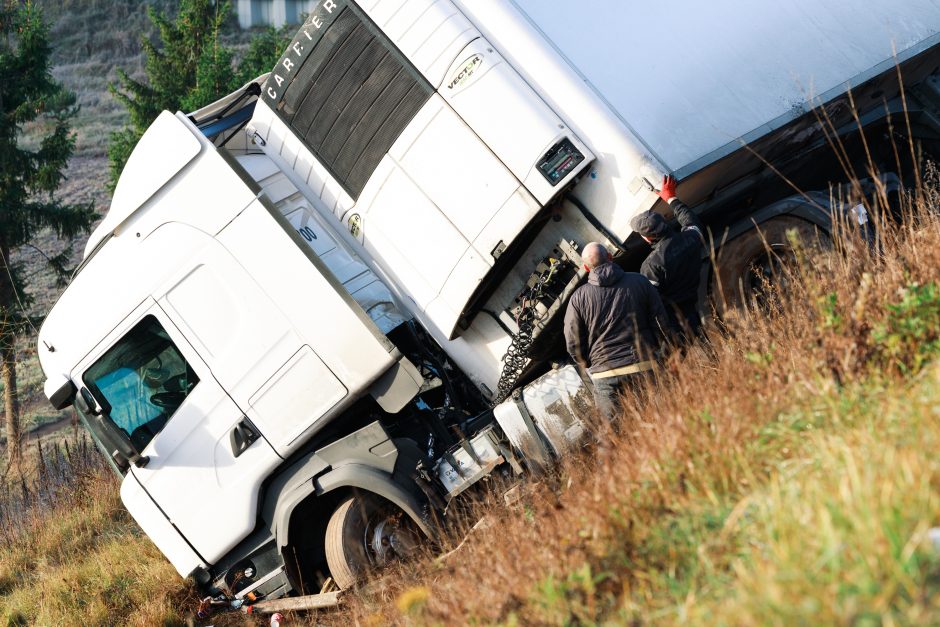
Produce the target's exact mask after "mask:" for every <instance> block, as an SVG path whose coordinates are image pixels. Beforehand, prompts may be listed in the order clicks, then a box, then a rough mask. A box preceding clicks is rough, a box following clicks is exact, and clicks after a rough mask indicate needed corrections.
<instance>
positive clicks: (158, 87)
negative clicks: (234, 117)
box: [108, 0, 273, 189]
mask: <svg viewBox="0 0 940 627" xmlns="http://www.w3.org/2000/svg"><path fill="white" fill-rule="evenodd" d="M230 14H231V4H230V3H229V2H228V0H221V1H219V2H215V1H214V0H182V1H181V2H180V6H179V12H178V13H177V15H176V19H175V20H171V19H170V18H169V17H168V16H167V15H165V14H163V13H160V12H158V11H156V10H155V9H154V8H153V7H149V8H148V15H149V17H150V21H151V22H152V23H153V24H154V25H155V26H156V27H157V32H158V34H159V40H160V47H158V46H157V45H155V44H154V43H153V42H151V41H150V40H148V39H146V38H144V39H142V40H141V45H142V46H143V50H144V54H145V56H146V62H145V65H144V70H145V72H146V74H147V81H146V82H141V81H137V80H135V79H133V78H131V77H130V76H129V75H128V74H127V72H125V71H124V70H118V77H119V83H120V84H119V85H114V84H112V85H110V86H109V89H110V91H111V93H112V94H113V95H114V96H115V98H117V99H118V101H119V102H121V103H122V104H123V105H124V106H125V107H127V110H128V112H129V114H130V125H128V126H127V127H125V128H124V129H122V130H120V131H117V132H115V133H113V134H112V135H111V141H110V144H109V146H108V159H109V161H110V174H111V188H112V189H113V188H114V185H116V184H117V180H118V177H120V175H121V171H122V170H123V169H124V164H125V163H127V159H128V158H129V157H130V155H131V152H132V151H133V150H134V146H135V145H136V144H137V141H138V140H139V139H140V138H141V136H142V135H143V134H144V131H146V130H147V127H148V126H150V123H151V122H153V121H154V120H155V119H156V118H157V116H158V115H160V112H161V111H163V110H169V111H177V110H178V109H180V107H182V106H183V105H184V101H186V104H187V105H192V104H193V100H186V98H187V96H188V95H189V94H190V93H192V92H198V93H199V96H198V97H199V98H200V99H205V102H200V103H199V104H198V105H197V106H196V107H192V106H189V107H187V108H198V106H202V105H204V104H208V103H209V102H212V101H213V100H215V99H216V98H219V97H221V96H224V95H225V94H227V93H229V92H230V91H231V90H232V89H234V87H235V86H237V85H235V82H236V81H235V80H234V79H235V74H234V72H233V70H232V53H231V51H230V50H227V49H226V48H225V47H224V46H222V45H221V44H220V43H219V30H220V29H221V28H222V25H223V24H224V23H225V21H226V20H227V19H228V18H229V17H230ZM272 65H273V62H272ZM225 77H228V80H224V79H225ZM200 79H201V83H200Z"/></svg>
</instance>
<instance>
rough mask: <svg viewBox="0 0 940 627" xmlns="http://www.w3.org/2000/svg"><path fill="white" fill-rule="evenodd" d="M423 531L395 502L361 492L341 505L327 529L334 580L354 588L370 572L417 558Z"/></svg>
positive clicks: (343, 586) (341, 585) (328, 561)
mask: <svg viewBox="0 0 940 627" xmlns="http://www.w3.org/2000/svg"><path fill="white" fill-rule="evenodd" d="M420 539H421V532H420V531H419V530H418V529H417V527H416V526H415V524H414V523H413V522H412V521H411V519H410V518H409V517H408V516H407V515H405V513H404V512H402V511H401V510H400V509H399V508H398V507H396V506H395V505H393V504H392V503H390V502H388V501H386V500H384V499H382V498H380V497H377V496H374V495H371V494H363V493H357V494H355V495H353V496H351V497H350V498H348V499H346V500H345V501H343V502H342V503H340V505H339V507H337V508H336V510H335V511H334V512H333V515H332V516H331V517H330V521H329V523H328V524H327V526H326V542H325V550H326V563H327V566H329V568H330V574H331V575H332V576H333V581H335V582H336V585H337V586H339V587H340V588H341V589H344V590H345V589H346V588H350V587H352V586H353V585H355V584H356V582H358V581H360V580H362V579H363V578H364V577H365V576H366V575H368V573H370V572H373V571H376V570H379V569H381V568H383V567H384V566H386V565H388V564H389V563H391V562H392V561H395V560H397V559H403V558H407V557H410V556H412V555H414V553H415V551H416V549H417V547H418V544H419V542H420Z"/></svg>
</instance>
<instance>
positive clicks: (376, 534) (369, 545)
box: [363, 511, 420, 567]
mask: <svg viewBox="0 0 940 627" xmlns="http://www.w3.org/2000/svg"><path fill="white" fill-rule="evenodd" d="M419 541H420V540H419V538H418V536H417V533H416V531H415V528H414V525H413V524H412V523H411V521H410V520H405V519H404V514H402V513H401V512H398V513H390V512H387V511H384V512H379V513H378V515H377V516H375V517H373V518H372V519H371V520H370V521H369V524H368V525H366V529H365V534H364V537H363V542H364V544H365V547H366V553H367V554H368V555H369V559H370V561H372V564H373V566H375V567H382V566H385V565H387V564H388V563H389V562H392V561H394V560H396V559H403V558H407V557H410V556H412V555H414V553H415V550H416V549H417V547H418V544H419Z"/></svg>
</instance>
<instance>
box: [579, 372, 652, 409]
mask: <svg viewBox="0 0 940 627" xmlns="http://www.w3.org/2000/svg"><path fill="white" fill-rule="evenodd" d="M651 376H652V373H651V372H648V371H647V372H637V373H634V374H624V375H618V376H616V377H606V378H604V379H592V381H593V382H594V404H595V405H596V406H597V410H598V411H599V412H600V413H601V415H602V416H604V417H605V418H607V419H608V420H613V419H614V417H616V416H617V413H618V412H619V411H620V395H621V394H624V393H626V392H635V391H636V390H637V389H639V387H640V386H641V385H642V384H643V383H644V382H645V381H647V380H649V378H650V377H651Z"/></svg>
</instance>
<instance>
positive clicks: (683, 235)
mask: <svg viewBox="0 0 940 627" xmlns="http://www.w3.org/2000/svg"><path fill="white" fill-rule="evenodd" d="M659 197H660V198H662V199H663V200H665V201H666V202H667V203H669V206H670V207H672V211H673V213H674V214H675V216H676V219H677V220H678V221H679V229H678V230H677V229H674V228H672V227H670V226H669V224H668V223H667V222H666V219H665V218H663V216H661V215H660V214H658V213H656V212H654V211H644V212H643V213H638V214H637V215H635V216H634V217H633V219H632V220H631V221H630V226H631V228H632V229H633V230H634V231H636V232H637V233H639V234H640V236H641V237H642V238H643V239H645V240H646V241H647V242H649V244H650V245H651V246H652V247H653V251H652V252H651V253H650V254H649V256H648V257H647V258H646V260H645V261H644V262H643V265H642V266H641V267H640V273H641V274H643V276H645V277H646V278H647V279H649V280H650V283H652V284H653V285H655V286H656V289H657V290H659V295H660V296H661V297H662V299H663V303H664V304H665V305H666V313H667V315H668V316H669V326H670V327H671V328H672V331H673V332H674V333H684V332H686V331H689V332H691V333H692V334H693V335H694V334H697V333H698V331H699V329H700V328H701V325H702V321H701V318H700V317H699V313H698V286H699V277H700V273H701V269H702V250H703V248H704V246H705V238H704V230H703V229H702V224H701V222H699V220H698V218H697V217H696V216H695V214H694V213H692V211H691V210H690V209H689V208H688V207H687V206H686V205H685V204H684V203H683V202H682V201H681V200H679V199H678V198H676V179H674V178H673V177H671V176H666V177H663V188H662V190H660V192H659Z"/></svg>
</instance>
